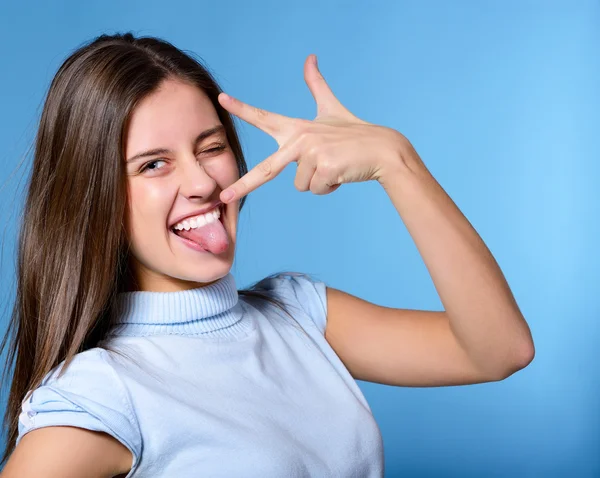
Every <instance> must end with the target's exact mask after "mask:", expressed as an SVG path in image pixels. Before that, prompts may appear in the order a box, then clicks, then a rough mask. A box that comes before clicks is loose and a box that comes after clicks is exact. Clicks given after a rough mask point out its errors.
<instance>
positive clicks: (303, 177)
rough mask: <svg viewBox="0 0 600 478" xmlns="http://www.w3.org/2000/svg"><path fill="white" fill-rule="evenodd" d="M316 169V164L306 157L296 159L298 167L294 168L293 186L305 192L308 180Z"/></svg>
mask: <svg viewBox="0 0 600 478" xmlns="http://www.w3.org/2000/svg"><path fill="white" fill-rule="evenodd" d="M316 169H317V166H316V164H314V163H313V162H311V161H310V160H307V159H306V158H303V159H301V160H300V161H298V169H296V178H295V179H294V186H296V189H297V190H298V191H300V192H305V191H308V190H309V189H310V181H311V180H312V177H313V175H314V174H315V171H316Z"/></svg>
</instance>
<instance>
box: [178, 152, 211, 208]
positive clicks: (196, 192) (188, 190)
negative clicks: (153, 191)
mask: <svg viewBox="0 0 600 478" xmlns="http://www.w3.org/2000/svg"><path fill="white" fill-rule="evenodd" d="M180 163H183V167H180V168H179V170H180V172H181V174H180V178H181V179H180V180H181V185H180V188H179V193H180V194H181V195H182V196H184V197H186V198H187V199H190V200H193V199H195V198H201V199H204V200H208V199H210V198H211V196H212V195H213V193H214V191H215V189H216V187H217V181H216V180H215V179H214V178H213V177H212V176H210V175H209V174H208V173H207V172H206V170H205V169H204V167H203V166H202V164H200V163H199V162H198V160H197V159H196V157H195V156H191V157H189V158H185V159H182V160H180Z"/></svg>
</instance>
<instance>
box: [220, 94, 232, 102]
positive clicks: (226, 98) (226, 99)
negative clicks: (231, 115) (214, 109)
mask: <svg viewBox="0 0 600 478" xmlns="http://www.w3.org/2000/svg"><path fill="white" fill-rule="evenodd" d="M221 94H222V95H223V99H224V100H225V101H228V100H229V99H230V98H231V97H230V96H229V95H228V94H227V93H221Z"/></svg>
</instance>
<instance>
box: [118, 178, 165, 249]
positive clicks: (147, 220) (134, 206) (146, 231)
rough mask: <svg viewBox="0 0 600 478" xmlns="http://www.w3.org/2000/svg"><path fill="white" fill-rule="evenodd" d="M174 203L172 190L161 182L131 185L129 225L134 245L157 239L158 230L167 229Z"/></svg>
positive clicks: (143, 182)
mask: <svg viewBox="0 0 600 478" xmlns="http://www.w3.org/2000/svg"><path fill="white" fill-rule="evenodd" d="M172 202H173V194H172V192H171V190H170V188H169V187H168V186H167V185H166V184H164V183H160V184H159V181H139V182H135V183H133V184H130V185H129V206H128V215H129V217H128V224H129V234H130V238H131V239H132V243H133V244H132V245H134V244H143V243H146V242H148V240H149V238H152V237H154V238H157V237H160V236H157V234H156V232H157V230H158V229H157V228H158V227H161V228H163V229H164V228H166V222H165V221H166V217H167V215H168V212H169V208H170V207H171V204H172Z"/></svg>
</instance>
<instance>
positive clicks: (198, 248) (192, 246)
mask: <svg viewBox="0 0 600 478" xmlns="http://www.w3.org/2000/svg"><path fill="white" fill-rule="evenodd" d="M224 217H225V206H223V207H222V208H221V215H220V216H219V221H220V222H221V224H223V228H225V231H227V228H226V227H225V222H223V221H224ZM169 232H170V233H171V234H173V235H174V236H175V237H176V238H177V239H179V240H180V241H181V242H183V243H184V244H185V245H186V246H188V247H189V248H190V249H193V250H195V251H196V252H205V253H210V251H207V250H206V249H203V248H202V246H200V244H196V243H195V242H194V241H190V240H189V239H186V238H185V237H181V236H178V235H177V234H175V233H174V232H173V231H171V230H169Z"/></svg>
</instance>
